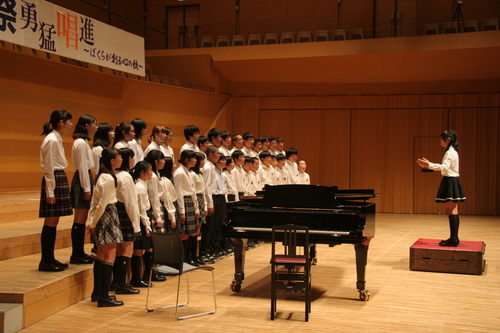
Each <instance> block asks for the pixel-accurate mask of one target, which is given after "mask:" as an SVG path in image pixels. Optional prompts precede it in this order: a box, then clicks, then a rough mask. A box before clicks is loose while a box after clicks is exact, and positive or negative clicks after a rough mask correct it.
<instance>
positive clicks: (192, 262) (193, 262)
mask: <svg viewBox="0 0 500 333" xmlns="http://www.w3.org/2000/svg"><path fill="white" fill-rule="evenodd" d="M188 264H190V265H191V266H196V267H198V266H200V264H199V263H198V261H194V260H189V261H188Z"/></svg>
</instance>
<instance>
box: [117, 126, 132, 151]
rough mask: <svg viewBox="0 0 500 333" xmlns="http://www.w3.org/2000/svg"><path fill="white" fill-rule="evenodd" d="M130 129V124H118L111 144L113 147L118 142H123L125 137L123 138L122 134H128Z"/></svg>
mask: <svg viewBox="0 0 500 333" xmlns="http://www.w3.org/2000/svg"><path fill="white" fill-rule="evenodd" d="M130 128H132V124H131V123H127V122H125V121H124V122H123V123H120V124H118V126H116V129H115V141H114V142H113V146H114V145H116V144H117V143H118V142H120V141H122V140H125V137H124V136H123V132H127V133H128V132H130Z"/></svg>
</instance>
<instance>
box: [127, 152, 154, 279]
mask: <svg viewBox="0 0 500 333" xmlns="http://www.w3.org/2000/svg"><path fill="white" fill-rule="evenodd" d="M130 173H131V175H132V178H134V181H135V188H136V193H137V200H138V205H139V215H140V218H141V225H140V227H141V238H140V239H139V240H136V241H135V242H134V255H133V256H132V259H131V266H132V278H131V281H130V284H131V285H132V287H136V288H147V287H148V283H147V282H146V281H148V280H149V276H147V277H146V279H144V278H141V267H142V260H141V257H142V255H143V254H144V250H149V251H152V247H153V246H152V243H151V231H152V228H151V221H150V220H149V217H148V213H147V211H148V210H149V208H150V207H151V204H150V203H149V196H148V185H147V184H146V181H148V180H151V177H152V176H153V168H152V167H151V164H149V162H147V161H140V162H138V163H137V164H136V165H135V167H134V168H133V169H132V170H131V171H130ZM150 270H151V265H150V266H149V267H146V269H145V271H147V272H149V271H150ZM148 274H149V273H148Z"/></svg>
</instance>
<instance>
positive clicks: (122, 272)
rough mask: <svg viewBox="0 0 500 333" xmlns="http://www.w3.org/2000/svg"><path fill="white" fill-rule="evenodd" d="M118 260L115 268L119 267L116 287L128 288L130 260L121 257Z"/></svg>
mask: <svg viewBox="0 0 500 333" xmlns="http://www.w3.org/2000/svg"><path fill="white" fill-rule="evenodd" d="M116 259H117V260H115V266H116V265H118V270H117V276H116V279H115V282H116V285H117V286H119V287H127V286H128V285H127V273H128V267H129V265H130V258H129V257H125V256H121V257H118V258H116Z"/></svg>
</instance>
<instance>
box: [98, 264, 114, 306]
mask: <svg viewBox="0 0 500 333" xmlns="http://www.w3.org/2000/svg"><path fill="white" fill-rule="evenodd" d="M111 275H113V264H111V263H109V262H103V263H102V266H101V292H100V296H101V297H102V298H109V286H110V284H111Z"/></svg>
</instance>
